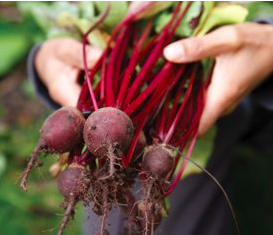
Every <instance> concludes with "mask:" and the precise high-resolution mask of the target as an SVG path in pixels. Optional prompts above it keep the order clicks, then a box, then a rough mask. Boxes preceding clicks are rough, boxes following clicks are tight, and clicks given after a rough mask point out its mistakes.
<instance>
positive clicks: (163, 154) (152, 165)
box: [142, 145, 174, 179]
mask: <svg viewBox="0 0 273 235" xmlns="http://www.w3.org/2000/svg"><path fill="white" fill-rule="evenodd" d="M173 165H174V160H173V157H172V152H171V151H170V150H169V149H167V148H166V147H164V145H153V146H149V147H147V148H146V149H145V150H144V155H143V159H142V170H143V171H145V172H148V173H151V174H153V175H155V176H157V177H159V178H161V179H165V178H166V177H167V175H168V174H169V173H170V172H171V171H172V169H173Z"/></svg>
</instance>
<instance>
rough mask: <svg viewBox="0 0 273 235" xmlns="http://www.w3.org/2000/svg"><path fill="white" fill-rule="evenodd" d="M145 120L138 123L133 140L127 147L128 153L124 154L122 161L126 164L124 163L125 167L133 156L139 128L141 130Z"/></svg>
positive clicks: (139, 131)
mask: <svg viewBox="0 0 273 235" xmlns="http://www.w3.org/2000/svg"><path fill="white" fill-rule="evenodd" d="M145 122H146V120H145V119H143V120H142V122H141V123H139V124H138V127H137V129H136V132H135V134H134V137H133V140H132V142H131V145H130V148H129V150H128V153H127V155H126V161H124V162H123V163H124V164H127V165H125V166H126V167H127V166H128V165H129V163H130V162H131V161H132V158H133V155H134V152H135V149H136V145H137V141H138V138H139V135H140V133H141V130H142V128H143V126H144V123H145Z"/></svg>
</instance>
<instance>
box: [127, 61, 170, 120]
mask: <svg viewBox="0 0 273 235" xmlns="http://www.w3.org/2000/svg"><path fill="white" fill-rule="evenodd" d="M171 68H172V65H171V63H170V62H168V63H167V64H165V66H164V67H163V68H162V70H161V71H159V72H158V75H157V76H156V77H155V78H154V79H153V81H152V82H151V83H150V84H149V85H148V87H147V88H146V89H145V90H144V91H143V92H141V94H140V95H139V96H138V97H137V98H136V99H135V100H134V101H133V102H132V103H131V104H130V105H129V106H128V107H127V108H126V109H125V112H126V113H127V112H128V114H129V115H130V114H131V113H133V112H134V111H135V110H136V109H137V108H138V107H139V106H140V105H141V104H142V103H143V102H144V101H145V100H146V99H147V98H148V97H149V96H150V95H151V93H152V92H153V91H154V90H155V89H156V88H157V86H158V84H160V83H161V82H162V81H163V80H164V79H166V77H167V76H166V75H167V74H168V73H169V72H170V70H171ZM128 110H130V112H129V111H128Z"/></svg>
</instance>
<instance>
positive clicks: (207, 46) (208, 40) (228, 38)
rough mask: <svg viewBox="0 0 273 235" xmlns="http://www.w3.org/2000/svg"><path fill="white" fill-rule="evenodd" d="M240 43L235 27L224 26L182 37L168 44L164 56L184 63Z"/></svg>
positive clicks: (235, 46) (227, 49) (214, 53)
mask: <svg viewBox="0 0 273 235" xmlns="http://www.w3.org/2000/svg"><path fill="white" fill-rule="evenodd" d="M239 45H240V41H239V37H238V35H237V31H236V28H234V27H230V26H226V27H222V28H220V29H218V30H215V31H213V32H211V33H209V34H207V35H205V36H202V37H192V38H187V39H182V40H180V41H177V42H174V43H172V44H170V45H168V46H167V47H166V48H165V49H164V56H165V57H166V59H167V60H169V61H171V62H174V63H185V62H193V61H197V60H201V59H203V58H205V57H209V56H213V57H214V56H217V55H218V54H221V53H223V52H226V51H229V50H233V49H235V48H237V47H238V46H239Z"/></svg>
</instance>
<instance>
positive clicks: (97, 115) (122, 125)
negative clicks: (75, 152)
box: [83, 107, 134, 157]
mask: <svg viewBox="0 0 273 235" xmlns="http://www.w3.org/2000/svg"><path fill="white" fill-rule="evenodd" d="M83 133H84V134H83V136H84V141H85V143H86V145H87V147H88V149H89V150H90V152H91V153H93V154H94V155H95V156H97V157H102V156H104V155H105V154H108V152H109V150H116V152H118V153H121V154H122V153H126V152H127V150H128V148H129V146H130V144H131V141H132V139H133V135H134V126H133V123H132V121H131V119H130V118H129V117H128V116H127V115H126V114H125V113H124V112H122V111H121V110H119V109H116V108H112V107H106V108H101V109H99V110H97V111H95V112H93V113H92V114H91V115H90V116H89V117H88V119H87V120H86V123H85V126H84V131H83Z"/></svg>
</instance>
